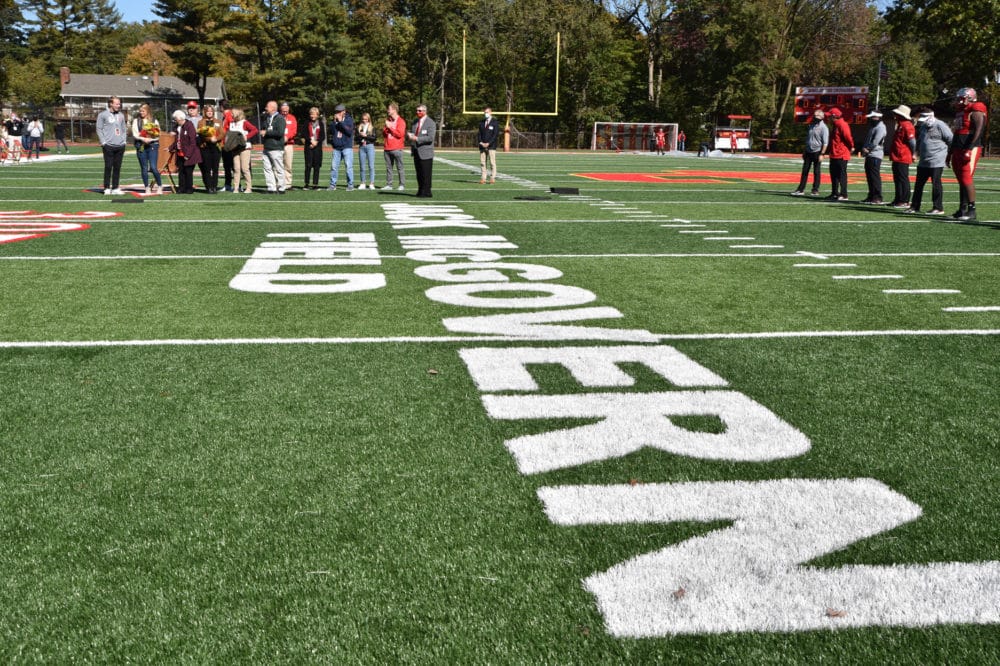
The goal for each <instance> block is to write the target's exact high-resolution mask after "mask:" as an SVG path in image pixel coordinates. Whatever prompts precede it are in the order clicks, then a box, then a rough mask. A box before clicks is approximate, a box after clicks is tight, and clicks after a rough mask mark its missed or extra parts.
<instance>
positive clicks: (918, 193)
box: [910, 166, 944, 210]
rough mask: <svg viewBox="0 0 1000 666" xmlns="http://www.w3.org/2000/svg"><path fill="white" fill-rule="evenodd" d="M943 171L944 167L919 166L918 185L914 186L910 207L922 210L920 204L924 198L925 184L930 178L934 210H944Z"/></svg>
mask: <svg viewBox="0 0 1000 666" xmlns="http://www.w3.org/2000/svg"><path fill="white" fill-rule="evenodd" d="M943 172H944V167H936V168H930V167H921V166H918V167H917V185H916V187H915V188H913V199H912V200H911V202H910V208H912V209H913V210H920V204H921V203H922V202H923V199H924V185H926V184H927V181H928V180H930V181H931V201H932V203H933V205H934V209H933V210H944V186H942V184H941V174H942V173H943Z"/></svg>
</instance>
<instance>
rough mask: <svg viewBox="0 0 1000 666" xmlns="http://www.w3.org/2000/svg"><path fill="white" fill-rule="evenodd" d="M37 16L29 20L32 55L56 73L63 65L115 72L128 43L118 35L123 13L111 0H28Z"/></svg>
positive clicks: (25, 6) (102, 71) (79, 68)
mask: <svg viewBox="0 0 1000 666" xmlns="http://www.w3.org/2000/svg"><path fill="white" fill-rule="evenodd" d="M23 8H24V9H25V10H26V11H28V12H30V14H32V15H33V16H34V19H32V20H30V21H28V22H27V24H28V26H29V27H31V28H34V29H33V30H31V33H30V36H29V38H28V46H29V52H30V54H31V56H32V57H35V58H40V59H41V61H42V62H44V64H45V68H44V70H43V71H46V72H49V73H50V74H53V75H54V74H55V73H56V72H58V71H59V67H62V66H67V67H70V68H71V69H73V70H83V71H87V72H91V73H95V74H106V73H111V72H115V71H117V70H118V67H119V66H120V65H121V60H122V57H123V56H124V51H125V49H127V48H128V47H127V46H124V45H122V44H121V43H120V40H117V39H114V37H115V35H116V33H117V31H118V30H120V29H121V27H122V22H121V14H119V13H118V11H117V10H116V9H115V8H114V5H112V4H111V3H110V0H25V1H24V2H23Z"/></svg>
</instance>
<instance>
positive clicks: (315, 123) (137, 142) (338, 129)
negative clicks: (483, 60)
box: [97, 97, 500, 198]
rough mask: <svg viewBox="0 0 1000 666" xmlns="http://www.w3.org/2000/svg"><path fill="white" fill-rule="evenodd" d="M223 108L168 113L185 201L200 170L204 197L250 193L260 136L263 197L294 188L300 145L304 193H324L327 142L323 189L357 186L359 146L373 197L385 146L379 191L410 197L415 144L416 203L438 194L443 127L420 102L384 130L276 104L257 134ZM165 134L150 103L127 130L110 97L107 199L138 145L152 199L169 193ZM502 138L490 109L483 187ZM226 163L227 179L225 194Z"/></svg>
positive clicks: (394, 113) (101, 120)
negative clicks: (327, 155)
mask: <svg viewBox="0 0 1000 666" xmlns="http://www.w3.org/2000/svg"><path fill="white" fill-rule="evenodd" d="M219 109H220V111H218V112H217V111H216V109H215V107H214V106H212V105H205V106H203V107H199V105H198V103H197V102H194V101H191V102H188V104H187V106H186V111H185V110H181V109H178V110H177V111H175V112H174V113H173V115H172V116H171V118H172V120H173V123H174V125H175V126H174V128H173V130H172V131H171V134H173V135H174V141H173V144H172V145H171V146H170V153H171V155H170V160H172V161H173V164H172V168H171V169H170V172H176V173H177V176H178V183H177V187H176V191H177V192H178V193H180V194H191V193H193V192H194V191H195V186H194V168H195V166H198V167H199V169H200V170H201V177H202V182H203V185H204V191H205V192H207V193H210V194H214V193H216V192H219V191H226V192H235V193H239V192H250V191H252V186H253V183H252V174H251V171H250V156H251V150H250V148H251V141H252V140H253V138H254V137H256V136H257V135H258V134H259V135H260V137H261V142H262V144H263V146H262V147H263V161H262V165H263V171H264V181H265V184H266V190H265V191H266V192H267V193H268V194H284V193H285V192H287V191H288V190H289V189H292V178H293V174H292V169H293V156H294V151H295V147H296V145H297V144H299V143H301V144H303V145H304V158H305V159H304V161H305V176H304V182H303V189H313V190H316V189H320V188H319V177H320V169H321V168H322V165H323V155H324V145H325V144H329V145H330V147H331V148H332V149H333V151H332V152H333V159H332V162H331V164H330V177H329V185H328V187H327V188H326V189H328V190H336V189H337V187H338V184H339V183H340V181H341V176H342V175H343V176H344V179H345V180H346V181H347V183H346V190H347V191H352V190H354V189H355V184H354V149H355V146H357V148H358V156H359V161H360V166H361V182H360V183H359V184H358V186H357V189H359V190H364V189H372V190H374V189H375V188H376V185H375V170H376V167H375V147H376V145H377V144H378V143H379V142H381V143H382V148H383V157H384V161H385V184H384V185H383V186H382V188H381V189H383V190H390V189H394V188H395V189H397V190H405V189H406V169H405V167H404V164H403V150H404V147H405V145H406V142H407V141H408V142H409V144H410V153H411V156H412V158H413V167H414V171H415V173H416V178H417V192H416V196H418V197H425V198H429V197H431V196H432V188H431V181H432V174H433V164H434V142H435V134H436V125H435V123H434V120H433V119H432V118H430V116H428V115H427V107H426V106H424V105H423V104H421V105H419V106H418V107H417V108H416V116H417V118H416V120H415V121H414V122H413V124H412V125H410V126H407V123H406V121H405V120H404V119H403V117H402V116H401V115H400V113H399V107H398V106H397V105H396V104H389V105H388V107H387V108H386V116H385V118H384V120H383V121H382V123H381V126H377V125H376V124H375V123H374V122H373V121H372V117H371V115H370V114H368V113H364V114H362V116H361V122H360V123H355V121H354V119H353V118H352V117H351V114H350V113H349V112H348V110H347V108H346V106H345V105H343V104H338V105H337V106H336V107H335V108H334V113H333V117H332V119H331V120H330V121H329V122H326V121H325V120H324V119H323V118H322V117H321V115H320V111H319V109H318V108H317V107H312V108H311V109H309V118H308V120H307V121H306V122H304V123H302V124H301V126H300V124H299V123H298V121H297V119H296V118H295V116H294V115H292V113H291V111H290V109H289V106H288V104H287V103H281V104H278V102H277V101H274V100H271V101H269V102H267V104H266V105H265V113H264V115H263V116H262V118H261V127H259V128H258V127H256V126H255V125H254V124H253V123H251V122H250V121H249V120H247V119H246V117H245V116H244V114H243V112H242V111H240V110H239V109H231V108H230V107H229V105H227V104H226V102H225V101H223V102H221V103H220V105H219ZM160 133H161V128H160V125H159V123H158V122H157V120H156V118H155V117H153V114H152V111H151V109H150V107H149V105H147V104H143V105H141V106H140V107H139V110H138V113H137V114H136V116H135V118H134V119H133V120H132V122H131V126H130V127H127V126H126V118H125V114H124V112H123V111H122V102H121V99H119V98H118V97H111V98H109V99H108V104H107V109H105V110H104V111H102V112H101V113H100V115H99V116H98V118H97V135H98V139H99V141H100V144H101V150H102V152H103V153H104V181H103V190H104V193H105V194H121V193H122V190H121V188H120V178H121V165H122V157H123V155H124V153H125V148H126V145H127V141H128V140H131V141H132V142H133V145H134V147H135V150H136V156H137V158H138V160H139V167H140V170H141V175H142V182H143V187H144V188H145V192H146V194H162V192H163V183H162V180H161V175H160V169H159V159H160V156H159V147H160ZM499 134H500V128H499V124H498V122H497V120H496V119H495V118H494V117H493V115H492V110H491V109H490V108H489V107H487V108H486V109H485V110H484V114H483V120H482V121H481V122H480V124H479V133H478V145H479V152H480V164H481V168H482V177H481V179H480V183H481V184H484V183H486V182H489V183H495V182H496V177H497V166H496V148H497V139H498V137H499ZM220 162H221V164H222V173H223V178H224V180H223V183H222V184H221V185H222V186H221V188H220V182H219V178H220V168H219V165H220ZM151 176H152V180H151Z"/></svg>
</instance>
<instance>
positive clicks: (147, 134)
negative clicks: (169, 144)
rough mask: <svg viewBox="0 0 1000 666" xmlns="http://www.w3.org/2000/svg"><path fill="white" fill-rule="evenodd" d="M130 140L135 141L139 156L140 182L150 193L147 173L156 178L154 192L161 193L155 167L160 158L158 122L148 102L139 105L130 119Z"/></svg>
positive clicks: (158, 173) (157, 169)
mask: <svg viewBox="0 0 1000 666" xmlns="http://www.w3.org/2000/svg"><path fill="white" fill-rule="evenodd" d="M132 141H133V142H134V143H135V154H136V157H138V158H139V168H140V169H142V184H143V186H144V187H145V188H146V194H150V189H149V174H150V173H151V172H152V174H153V177H154V178H155V179H156V194H163V181H162V180H161V179H160V170H159V168H157V165H158V164H159V161H158V160H159V159H160V123H158V122H156V118H154V117H153V112H152V111H151V110H150V108H149V104H143V105H142V106H140V107H139V115H138V116H136V117H135V118H133V119H132Z"/></svg>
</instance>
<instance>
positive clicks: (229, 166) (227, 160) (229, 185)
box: [222, 150, 233, 192]
mask: <svg viewBox="0 0 1000 666" xmlns="http://www.w3.org/2000/svg"><path fill="white" fill-rule="evenodd" d="M222 170H223V172H224V173H225V178H226V181H225V183H226V184H225V188H226V192H232V191H233V154H232V153H231V152H230V151H228V150H223V151H222Z"/></svg>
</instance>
